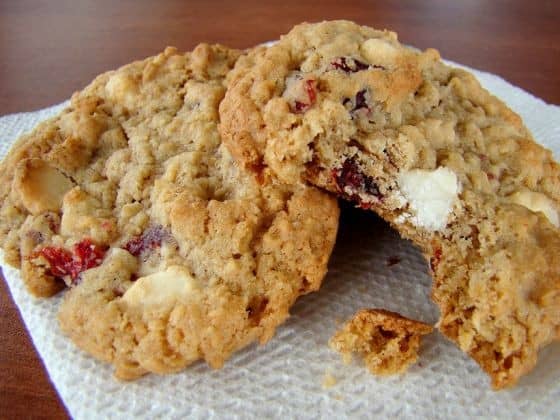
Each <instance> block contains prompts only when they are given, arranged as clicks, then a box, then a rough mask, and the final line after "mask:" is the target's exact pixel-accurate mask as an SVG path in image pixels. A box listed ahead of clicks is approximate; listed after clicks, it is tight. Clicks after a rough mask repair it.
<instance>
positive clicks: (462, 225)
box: [220, 21, 560, 388]
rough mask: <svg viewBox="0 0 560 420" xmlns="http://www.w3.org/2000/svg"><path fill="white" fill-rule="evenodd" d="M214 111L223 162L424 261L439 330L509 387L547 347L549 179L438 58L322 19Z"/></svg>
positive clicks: (515, 135) (234, 86)
mask: <svg viewBox="0 0 560 420" xmlns="http://www.w3.org/2000/svg"><path fill="white" fill-rule="evenodd" d="M228 77H229V80H230V81H231V88H230V89H228V92H227V94H226V97H225V99H224V101H223V102H222V104H221V106H220V115H221V119H222V124H221V132H222V134H223V137H224V142H226V144H227V146H228V148H229V149H230V150H231V152H232V153H233V155H234V157H235V158H236V159H237V160H238V161H239V162H242V163H243V164H244V165H245V166H246V167H247V168H249V169H251V170H253V171H255V172H257V173H261V174H263V173H264V174H269V173H272V174H274V176H277V177H278V178H279V179H281V180H282V181H285V182H289V183H292V184H294V185H297V184H301V183H302V182H308V183H311V184H313V185H316V186H319V187H322V188H324V189H326V190H329V191H331V192H333V193H335V194H337V195H338V196H340V197H343V198H345V199H347V200H350V201H353V202H355V203H356V205H358V206H360V207H362V208H364V209H371V210H373V211H375V212H377V213H378V214H380V215H381V216H382V217H383V218H384V219H385V220H387V221H389V222H390V223H391V224H392V225H393V226H394V227H395V228H396V229H397V230H398V231H399V232H400V233H401V235H402V236H404V237H405V238H408V239H411V240H412V241H413V242H414V243H415V244H416V245H418V246H419V247H420V248H421V249H422V251H423V252H424V253H425V255H426V258H427V259H428V260H429V262H430V267H431V270H432V273H433V277H434V282H433V298H434V300H435V301H436V302H437V304H438V305H439V307H440V310H441V318H440V321H439V324H438V326H439V329H440V330H441V331H442V332H443V333H444V334H445V335H446V336H447V337H449V338H450V339H452V340H453V341H454V342H456V343H457V344H458V345H459V347H460V348H461V349H462V350H464V351H465V352H467V353H468V354H470V355H471V356H472V357H473V358H474V359H475V360H476V361H477V362H478V363H479V364H480V365H481V367H482V368H483V369H484V370H485V371H486V372H487V373H488V374H489V375H490V376H491V379H492V384H493V386H494V387H495V388H502V387H506V386H510V385H513V384H515V383H516V382H517V380H518V379H519V377H520V376H521V375H523V374H525V373H526V372H528V371H529V370H531V369H532V368H533V366H534V365H535V363H536V360H537V353H538V351H539V349H540V348H541V347H543V346H544V345H546V344H547V343H549V342H551V341H552V340H555V339H558V338H560V259H558V255H559V253H560V230H559V229H558V225H559V215H558V211H559V209H560V178H559V174H560V170H559V166H558V164H557V163H555V162H554V161H553V159H552V155H551V153H550V151H548V150H546V149H544V148H543V147H541V146H539V145H537V144H536V143H535V142H534V141H533V139H532V137H531V134H530V133H529V131H528V130H527V129H526V128H525V127H524V126H523V124H522V121H521V119H520V118H519V117H518V116H517V115H516V114H515V113H514V112H512V111H511V110H510V109H508V108H507V107H506V106H505V105H504V104H503V103H502V102H501V101H500V100H498V99H497V98H495V97H493V96H492V95H490V94H489V93H488V92H487V91H486V90H484V89H483V88H482V87H481V86H480V85H479V83H478V82H477V80H476V79H475V78H474V77H473V76H472V75H471V74H469V73H468V72H466V71H463V70H460V69H456V68H452V67H449V66H447V65H445V64H444V63H443V62H442V61H441V60H440V58H439V55H438V53H437V51H435V50H427V51H425V52H417V51H415V50H412V49H410V48H407V47H404V46H402V45H400V44H399V43H398V41H397V37H396V35H395V34H394V33H392V32H386V31H376V30H374V29H371V28H367V27H361V26H358V25H356V24H353V23H351V22H346V21H335V22H323V23H319V24H303V25H300V26H297V27H295V28H294V29H293V30H292V31H291V32H290V33H289V34H288V35H286V36H285V37H283V38H282V39H281V40H280V42H278V43H277V44H276V45H274V46H273V47H271V48H269V49H262V50H260V51H259V50H256V51H255V52H253V53H252V54H250V55H249V56H248V57H245V58H244V59H242V60H240V61H239V63H238V65H236V68H235V70H234V71H233V72H232V73H231V74H230V75H229V76H228Z"/></svg>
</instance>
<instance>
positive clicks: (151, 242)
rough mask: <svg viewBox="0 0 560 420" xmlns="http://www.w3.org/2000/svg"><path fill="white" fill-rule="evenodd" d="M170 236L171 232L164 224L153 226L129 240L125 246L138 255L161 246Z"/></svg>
mask: <svg viewBox="0 0 560 420" xmlns="http://www.w3.org/2000/svg"><path fill="white" fill-rule="evenodd" d="M169 237H170V234H169V232H168V231H167V230H166V229H165V228H164V227H163V226H161V225H157V226H152V227H150V228H148V229H146V231H144V233H143V234H142V235H140V236H135V237H134V238H132V239H131V240H129V241H128V242H127V243H126V244H125V246H124V248H125V249H126V250H127V251H128V252H130V253H131V254H132V255H134V256H135V257H137V256H139V255H140V254H142V253H144V252H145V251H148V250H152V249H155V248H159V247H160V246H161V243H162V242H163V241H164V240H165V239H168V238H169Z"/></svg>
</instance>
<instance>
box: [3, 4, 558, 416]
mask: <svg viewBox="0 0 560 420" xmlns="http://www.w3.org/2000/svg"><path fill="white" fill-rule="evenodd" d="M346 3H348V4H346ZM336 18H338V19H339V18H345V19H352V20H354V21H356V22H359V23H362V24H367V25H371V26H374V27H377V28H389V29H392V30H395V31H397V32H398V33H399V36H400V39H401V41H403V42H405V43H407V44H411V45H414V46H416V47H419V48H427V47H435V48H437V49H439V50H440V52H441V54H442V56H443V57H445V58H448V59H451V60H454V61H457V62H460V63H463V64H466V65H469V66H472V67H475V68H478V69H481V70H486V71H490V72H492V73H497V74H499V75H501V76H502V77H504V78H505V79H507V80H509V81H510V82H512V83H513V84H515V85H518V86H520V87H522V88H523V89H525V90H527V91H529V92H531V93H533V94H535V95H537V96H539V97H541V98H543V99H544V100H545V101H547V102H551V103H556V104H559V103H560V81H559V78H558V75H559V74H560V31H559V30H558V23H557V22H558V20H559V18H560V2H558V1H539V2H527V1H524V0H510V1H505V0H501V1H492V2H481V1H475V0H462V1H448V0H415V1H412V0H410V1H354V2H351V3H350V2H343V1H340V0H325V1H316V0H307V1H301V0H283V1H282V2H274V3H273V2H264V1H256V0H241V1H236V2H229V1H205V0H190V1H183V0H160V1H157V2H156V1H151V0H136V1H132V0H128V1H119V2H116V1H112V0H111V1H109V0H95V1H94V0H82V1H74V0H33V1H32V0H2V1H1V2H0V57H2V59H1V60H2V61H1V65H0V115H2V114H7V113H12V112H20V111H31V110H34V109H39V108H42V107H45V106H48V105H52V104H55V103H58V102H61V101H63V100H65V99H67V98H68V97H69V96H70V95H71V94H72V92H74V91H75V90H77V89H80V88H81V87H83V86H85V85H86V84H87V83H88V82H89V81H91V80H92V79H93V77H94V76H95V75H96V74H99V73H101V72H103V71H105V70H109V69H113V68H116V67H118V66H120V65H122V64H125V63H127V62H129V61H131V60H133V59H137V58H142V57H145V56H148V55H152V54H155V53H157V52H159V51H160V50H162V49H163V48H164V47H165V46H166V45H175V46H177V47H178V48H180V49H191V48H192V47H193V46H194V45H196V44H197V43H199V42H203V41H205V42H220V43H223V44H226V45H229V46H233V47H238V48H245V47H250V46H252V45H255V44H258V43H261V42H264V41H268V40H273V39H277V38H278V36H279V35H280V34H282V33H284V32H287V31H288V30H289V29H290V28H291V27H292V26H293V25H294V24H296V23H299V22H302V21H319V20H323V19H336ZM0 309H1V313H0V331H1V332H0V337H1V338H0V417H6V418H21V417H49V418H53V417H54V418H60V417H65V416H66V412H65V410H64V408H63V406H62V405H61V403H60V400H59V399H58V397H57V395H56V393H55V391H54V390H53V388H52V386H51V384H50V383H49V382H48V378H47V376H46V374H45V372H44V368H43V366H42V364H41V362H40V360H39V359H38V358H37V355H36V353H35V351H34V349H33V347H32V345H31V343H30V340H29V337H28V335H27V333H26V332H25V329H24V327H23V324H22V322H21V320H20V318H19V314H18V313H17V310H16V308H15V307H14V305H13V303H12V301H11V298H10V296H9V294H8V291H7V288H6V286H5V284H4V283H3V282H0Z"/></svg>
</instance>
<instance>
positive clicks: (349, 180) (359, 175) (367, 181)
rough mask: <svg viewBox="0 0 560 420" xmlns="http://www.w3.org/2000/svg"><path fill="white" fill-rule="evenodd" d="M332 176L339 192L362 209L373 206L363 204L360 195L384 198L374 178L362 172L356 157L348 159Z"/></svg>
mask: <svg viewBox="0 0 560 420" xmlns="http://www.w3.org/2000/svg"><path fill="white" fill-rule="evenodd" d="M332 176H333V178H334V180H335V183H336V185H337V187H338V190H339V192H341V193H342V194H343V195H344V196H345V197H346V198H347V199H349V200H351V201H354V202H356V203H358V204H359V205H360V206H361V207H362V208H366V209H367V208H370V206H371V205H370V204H369V203H364V202H362V200H361V199H360V197H359V195H358V193H365V194H368V195H371V196H373V197H376V198H378V199H381V198H382V194H381V192H380V191H379V187H378V186H377V184H376V183H375V181H374V179H373V177H371V176H369V175H366V174H364V173H363V172H362V171H361V169H360V167H359V166H358V163H357V162H356V157H355V156H354V157H351V158H348V159H346V160H345V161H344V163H343V164H342V167H341V168H338V169H334V170H333V172H332ZM348 187H350V191H348Z"/></svg>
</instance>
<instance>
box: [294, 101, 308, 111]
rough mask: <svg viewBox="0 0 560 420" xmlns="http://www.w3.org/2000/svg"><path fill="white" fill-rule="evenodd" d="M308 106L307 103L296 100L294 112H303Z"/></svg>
mask: <svg viewBox="0 0 560 420" xmlns="http://www.w3.org/2000/svg"><path fill="white" fill-rule="evenodd" d="M307 108H309V105H308V104H304V103H303V102H300V101H296V102H295V110H296V112H304V111H306V110H307Z"/></svg>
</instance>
